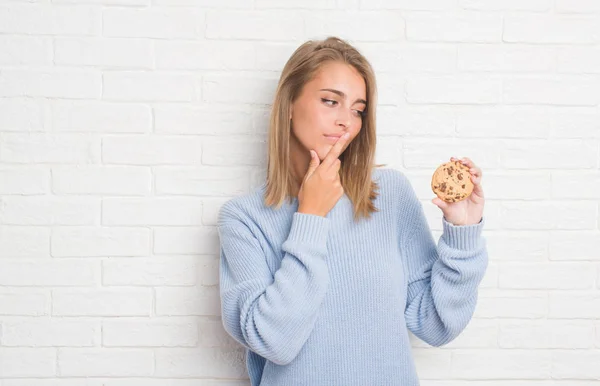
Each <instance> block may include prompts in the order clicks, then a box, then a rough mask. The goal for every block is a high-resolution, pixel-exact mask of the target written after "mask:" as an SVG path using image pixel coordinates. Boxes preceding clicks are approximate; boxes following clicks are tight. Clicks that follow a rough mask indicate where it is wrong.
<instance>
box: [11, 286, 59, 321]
mask: <svg viewBox="0 0 600 386" xmlns="http://www.w3.org/2000/svg"><path fill="white" fill-rule="evenodd" d="M49 314H50V291H48V290H44V289H38V288H35V289H34V288H18V289H17V288H11V289H9V288H0V315H3V316H6V315H10V316H42V315H49Z"/></svg>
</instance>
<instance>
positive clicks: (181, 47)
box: [154, 40, 262, 70]
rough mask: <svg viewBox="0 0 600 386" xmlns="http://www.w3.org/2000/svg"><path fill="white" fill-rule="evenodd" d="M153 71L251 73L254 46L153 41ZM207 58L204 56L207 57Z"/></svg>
mask: <svg viewBox="0 0 600 386" xmlns="http://www.w3.org/2000/svg"><path fill="white" fill-rule="evenodd" d="M154 47H155V51H156V67H157V68H158V69H167V70H173V69H174V70H253V69H257V68H262V67H258V66H256V54H255V50H254V46H253V45H252V44H251V43H249V42H235V41H215V42H211V41H202V42H195V41H176V40H157V41H156V42H155V43H154ZM209 52H210V54H207V53H209Z"/></svg>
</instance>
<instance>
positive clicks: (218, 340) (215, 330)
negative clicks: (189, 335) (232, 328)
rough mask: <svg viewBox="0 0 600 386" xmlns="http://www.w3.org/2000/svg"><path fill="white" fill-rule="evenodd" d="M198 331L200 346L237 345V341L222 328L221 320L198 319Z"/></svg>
mask: <svg viewBox="0 0 600 386" xmlns="http://www.w3.org/2000/svg"><path fill="white" fill-rule="evenodd" d="M199 331H200V336H199V342H198V343H199V346H200V347H223V348H236V347H239V343H238V342H237V341H235V340H234V339H233V338H232V337H231V336H230V335H229V334H228V333H227V332H226V331H225V329H224V328H223V321H222V320H200V323H199Z"/></svg>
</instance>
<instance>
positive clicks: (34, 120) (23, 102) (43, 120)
mask: <svg viewBox="0 0 600 386" xmlns="http://www.w3.org/2000/svg"><path fill="white" fill-rule="evenodd" d="M0 111H2V114H0V131H15V132H36V131H47V130H48V129H49V125H48V124H47V115H48V111H49V109H48V108H47V107H46V105H45V104H44V103H43V102H41V101H37V100H30V99H24V98H10V99H3V100H0Z"/></svg>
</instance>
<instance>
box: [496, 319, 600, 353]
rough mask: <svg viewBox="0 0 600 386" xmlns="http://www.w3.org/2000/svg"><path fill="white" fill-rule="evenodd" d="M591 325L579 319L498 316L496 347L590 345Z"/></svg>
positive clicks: (555, 347) (536, 347)
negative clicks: (508, 317)
mask: <svg viewBox="0 0 600 386" xmlns="http://www.w3.org/2000/svg"><path fill="white" fill-rule="evenodd" d="M593 337H594V326H593V323H592V322H591V321H586V320H583V321H580V320H533V321H532V320H502V321H500V337H499V339H498V343H499V345H500V347H502V348H506V349H514V348H522V349H559V348H566V349H582V348H590V347H593Z"/></svg>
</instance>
